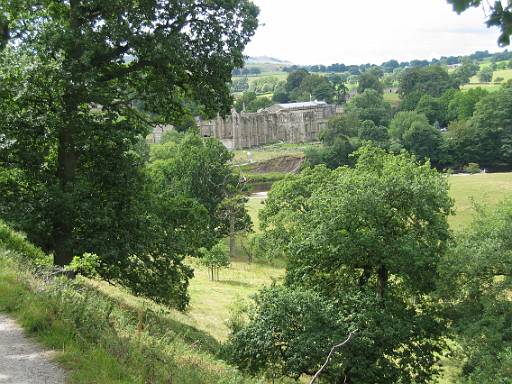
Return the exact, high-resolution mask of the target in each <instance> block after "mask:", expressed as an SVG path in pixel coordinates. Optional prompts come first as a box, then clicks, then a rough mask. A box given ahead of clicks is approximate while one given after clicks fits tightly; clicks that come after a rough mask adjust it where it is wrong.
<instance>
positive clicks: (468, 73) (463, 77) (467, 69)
mask: <svg viewBox="0 0 512 384" xmlns="http://www.w3.org/2000/svg"><path fill="white" fill-rule="evenodd" d="M479 69H480V66H479V65H478V64H477V63H475V62H473V61H471V60H469V59H468V58H464V59H463V61H462V65H461V66H459V67H458V68H456V69H455V71H454V72H453V74H452V78H453V79H454V81H455V82H456V83H457V84H459V85H462V84H467V83H469V80H470V79H471V78H472V77H473V76H475V75H476V74H477V72H478V70H479Z"/></svg>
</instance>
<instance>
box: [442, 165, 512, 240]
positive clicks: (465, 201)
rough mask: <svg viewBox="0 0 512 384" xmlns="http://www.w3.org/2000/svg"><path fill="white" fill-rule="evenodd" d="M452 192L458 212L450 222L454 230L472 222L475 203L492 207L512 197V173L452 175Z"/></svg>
mask: <svg viewBox="0 0 512 384" xmlns="http://www.w3.org/2000/svg"><path fill="white" fill-rule="evenodd" d="M450 194H451V196H452V197H453V199H454V200H455V212H456V213H455V216H452V217H450V219H449V222H450V226H451V227H452V228H453V229H454V230H459V229H462V228H464V227H465V226H467V225H468V224H469V223H470V222H471V218H472V215H473V213H474V203H477V204H480V205H484V206H489V207H492V206H494V205H496V203H498V202H500V201H501V200H503V199H504V198H505V197H508V196H510V197H512V173H487V174H476V175H470V176H469V175H468V176H466V175H460V176H457V175H452V176H450Z"/></svg>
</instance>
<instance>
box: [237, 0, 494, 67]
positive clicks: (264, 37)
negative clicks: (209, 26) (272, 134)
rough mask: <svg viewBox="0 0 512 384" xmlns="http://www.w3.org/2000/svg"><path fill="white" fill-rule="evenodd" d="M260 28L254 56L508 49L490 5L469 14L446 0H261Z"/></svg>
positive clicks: (322, 57)
mask: <svg viewBox="0 0 512 384" xmlns="http://www.w3.org/2000/svg"><path fill="white" fill-rule="evenodd" d="M253 2H254V3H255V4H256V5H258V6H259V7H260V11H261V13H260V24H261V25H260V27H259V28H258V30H257V31H256V34H255V35H254V37H253V38H252V41H251V42H250V43H249V44H248V46H247V47H246V51H245V54H247V55H249V56H271V57H275V58H278V59H281V60H288V61H290V62H292V63H294V64H304V65H305V64H333V63H344V64H365V63H372V64H381V63H382V62H384V61H387V60H390V59H396V60H399V61H410V60H413V59H429V60H430V59H432V58H439V57H441V56H459V55H465V54H470V53H473V52H475V51H477V50H489V51H490V52H498V51H502V49H501V48H499V47H498V44H497V39H498V36H499V29H497V28H492V29H489V28H487V27H486V26H485V24H484V23H485V11H484V10H483V9H482V8H472V9H470V10H468V11H466V12H464V13H462V14H461V15H458V14H457V13H455V12H454V11H453V10H452V6H451V5H450V4H448V3H447V1H446V0H314V1H311V0H253Z"/></svg>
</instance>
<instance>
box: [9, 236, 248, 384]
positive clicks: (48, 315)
mask: <svg viewBox="0 0 512 384" xmlns="http://www.w3.org/2000/svg"><path fill="white" fill-rule="evenodd" d="M30 269H31V268H27V262H26V259H23V258H22V257H21V256H20V255H19V254H16V253H14V252H12V251H8V250H6V249H5V248H4V247H3V246H2V248H1V249H0V311H1V312H5V313H8V314H9V315H10V316H12V317H13V318H15V319H16V320H17V321H18V323H19V324H20V325H21V326H22V327H23V328H24V329H25V330H26V332H27V333H28V334H29V335H32V336H34V337H35V338H36V339H37V340H38V341H40V342H41V343H42V344H43V345H44V346H45V347H47V348H51V349H54V350H55V351H57V361H58V362H60V363H61V364H62V365H63V367H64V368H66V369H67V370H68V372H69V382H71V383H184V384H187V383H251V382H253V380H251V379H248V378H246V377H244V376H242V375H241V374H240V373H239V372H238V371H237V370H236V369H235V368H233V367H231V366H229V365H227V364H225V363H224V362H222V361H221V360H219V353H220V350H221V345H220V344H219V343H218V342H217V341H216V340H215V339H214V338H213V337H211V336H210V335H209V334H207V333H206V332H202V331H200V330H197V329H195V328H193V327H191V326H188V325H186V324H181V323H178V322H175V321H171V320H170V319H168V318H166V317H165V315H164V314H162V313H160V312H159V311H157V310H153V309H150V308H147V307H146V308H142V309H141V308H136V307H135V306H130V305H129V304H127V303H122V302H120V301H118V300H116V299H115V298H114V297H112V296H109V295H107V294H105V293H103V292H102V291H101V290H98V289H96V288H95V287H94V286H93V285H91V284H90V283H89V282H88V281H87V280H86V279H83V278H78V279H77V280H75V281H69V280H67V279H65V278H55V277H52V276H51V273H50V272H48V271H49V270H46V271H47V272H42V270H44V269H41V268H38V269H37V270H35V269H34V270H30Z"/></svg>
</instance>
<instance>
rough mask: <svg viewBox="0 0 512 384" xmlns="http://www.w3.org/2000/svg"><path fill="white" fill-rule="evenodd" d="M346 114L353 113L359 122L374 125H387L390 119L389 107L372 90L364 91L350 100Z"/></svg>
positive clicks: (376, 92)
mask: <svg viewBox="0 0 512 384" xmlns="http://www.w3.org/2000/svg"><path fill="white" fill-rule="evenodd" d="M346 112H347V113H354V114H355V115H356V116H357V117H358V118H359V119H360V120H361V121H364V120H371V121H373V122H374V123H375V125H387V124H388V123H389V120H390V119H391V106H390V105H389V103H387V102H386V101H384V97H383V96H382V93H379V92H378V91H376V90H374V89H366V90H365V91H364V92H363V93H362V94H360V95H357V96H355V97H354V98H353V99H352V100H350V102H349V103H348V104H347V107H346Z"/></svg>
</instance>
